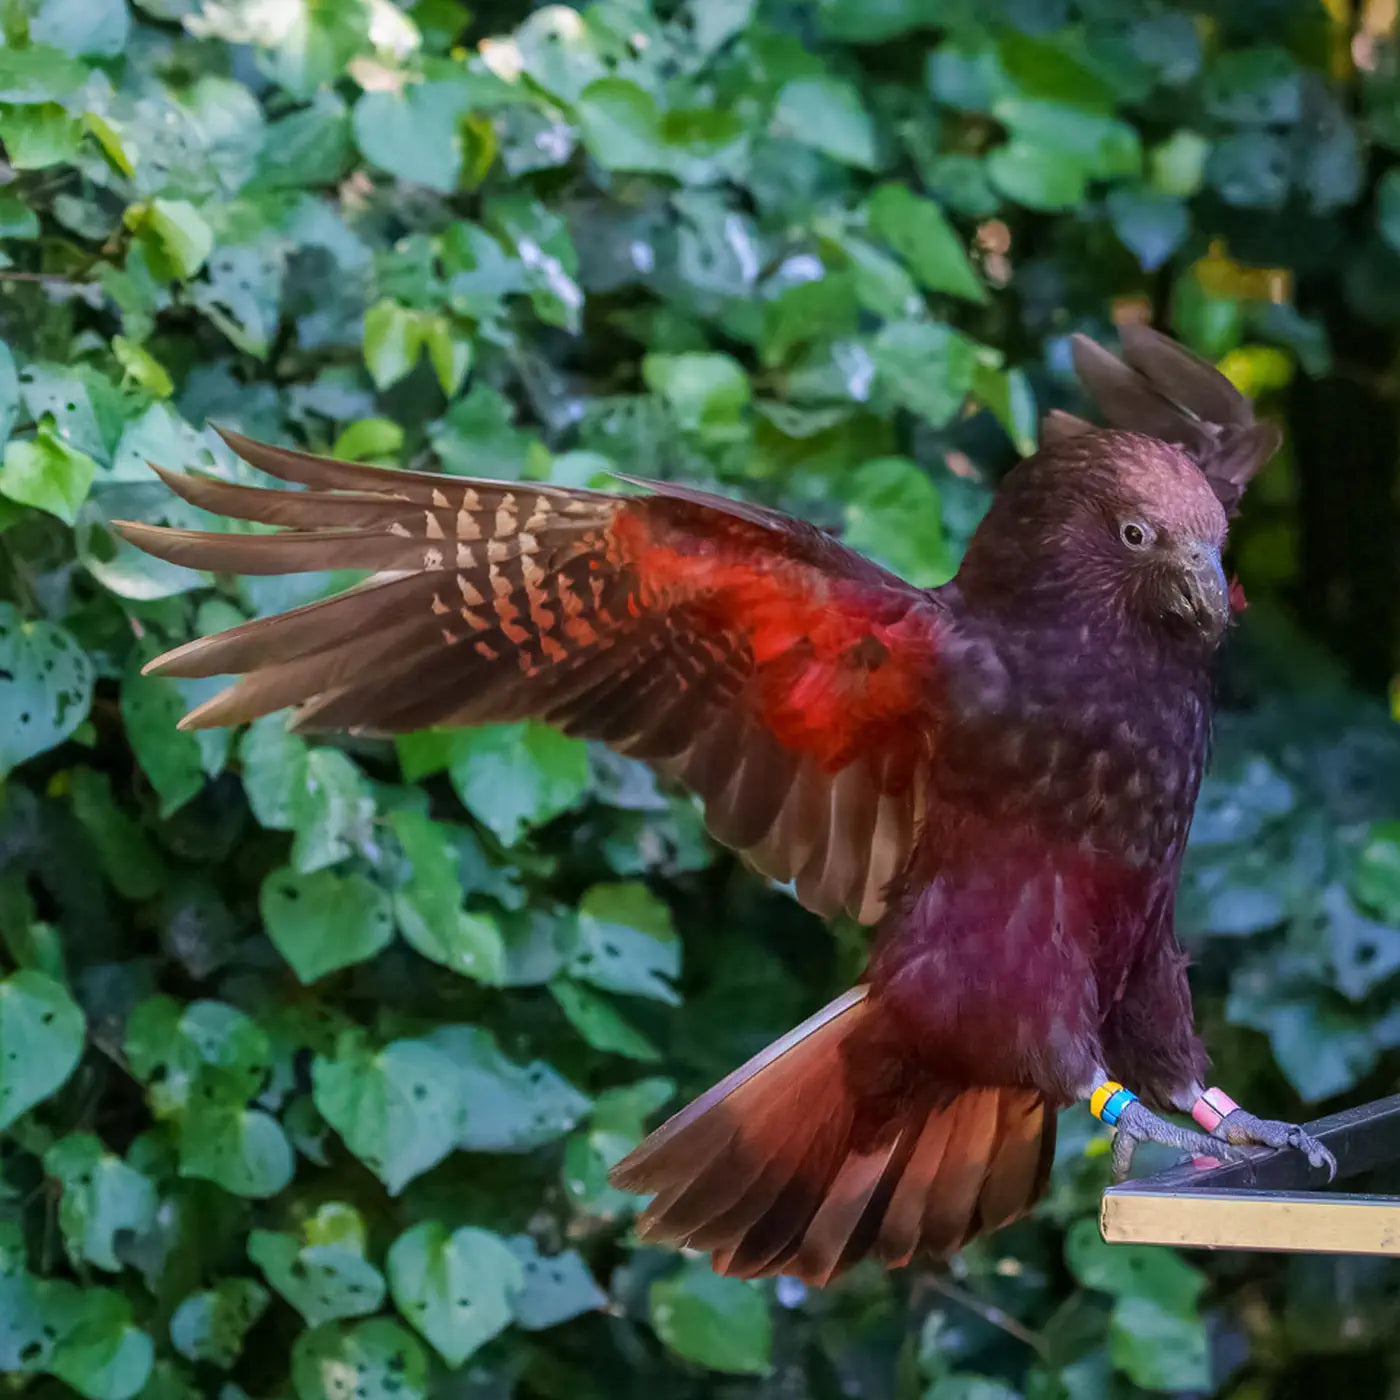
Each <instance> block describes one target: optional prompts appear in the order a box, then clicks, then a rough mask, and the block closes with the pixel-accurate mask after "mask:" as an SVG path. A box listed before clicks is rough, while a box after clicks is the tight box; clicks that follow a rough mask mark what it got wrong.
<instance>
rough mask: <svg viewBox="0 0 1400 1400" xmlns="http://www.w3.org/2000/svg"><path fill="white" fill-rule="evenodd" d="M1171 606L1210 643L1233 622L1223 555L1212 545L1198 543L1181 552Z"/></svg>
mask: <svg viewBox="0 0 1400 1400" xmlns="http://www.w3.org/2000/svg"><path fill="white" fill-rule="evenodd" d="M1169 606H1170V607H1171V610H1172V611H1173V612H1175V613H1178V614H1179V615H1180V616H1182V617H1184V618H1185V619H1186V620H1187V621H1188V622H1190V623H1192V624H1194V625H1195V626H1196V627H1198V628H1199V629H1200V630H1201V631H1202V632H1203V633H1205V635H1206V636H1207V637H1210V638H1211V639H1215V638H1217V637H1219V636H1220V635H1221V634H1222V633H1223V632H1224V631H1225V628H1226V627H1227V626H1228V625H1229V622H1230V585H1229V583H1228V582H1227V581H1226V579H1225V566H1224V565H1223V564H1222V563H1221V562H1220V551H1219V550H1218V549H1217V548H1216V547H1215V546H1214V545H1213V544H1202V543H1199V542H1197V543H1192V544H1188V545H1186V546H1184V547H1183V548H1182V550H1181V554H1180V566H1179V569H1178V571H1177V576H1176V588H1175V590H1174V598H1173V600H1172V602H1171V604H1170V605H1169Z"/></svg>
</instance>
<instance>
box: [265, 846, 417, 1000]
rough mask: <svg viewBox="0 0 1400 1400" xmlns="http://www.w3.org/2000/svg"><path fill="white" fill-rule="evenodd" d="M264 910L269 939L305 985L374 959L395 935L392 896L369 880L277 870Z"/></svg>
mask: <svg viewBox="0 0 1400 1400" xmlns="http://www.w3.org/2000/svg"><path fill="white" fill-rule="evenodd" d="M259 907H260V909H261V911H262V918H263V924H264V925H265V927H266V928H267V936H268V937H269V938H270V939H271V940H272V942H273V944H274V946H275V947H276V948H277V951H278V952H279V953H281V954H282V956H283V957H284V958H286V960H287V961H288V962H289V963H290V964H291V966H292V971H293V972H295V973H296V975H297V977H298V979H299V980H301V981H302V982H305V983H310V982H315V981H316V980H317V979H318V978H320V977H324V976H326V975H327V974H328V973H331V972H335V971H337V970H338V969H339V968H342V967H351V966H353V965H354V964H355V963H359V962H364V961H365V959H366V958H372V957H373V956H374V955H375V954H376V953H377V952H379V951H380V949H382V948H384V947H385V946H386V945H387V944H388V943H389V940H390V939H391V938H392V937H393V936H394V916H393V907H392V903H391V901H390V898H389V893H388V891H387V890H384V889H381V888H380V887H379V886H378V885H376V884H375V883H374V882H373V881H372V880H370V879H369V878H368V877H366V876H364V875H359V874H355V875H337V874H336V873H335V872H334V871H332V870H318V871H316V872H315V873H314V874H311V875H299V874H298V873H297V872H296V871H295V870H292V869H290V868H287V867H284V868H283V869H281V870H274V871H273V872H272V874H271V875H269V876H268V877H267V879H266V880H264V881H263V886H262V894H261V896H260V899H259Z"/></svg>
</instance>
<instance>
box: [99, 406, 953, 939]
mask: <svg viewBox="0 0 1400 1400" xmlns="http://www.w3.org/2000/svg"><path fill="white" fill-rule="evenodd" d="M225 438H226V440H227V442H228V443H229V446H230V447H232V448H233V450H234V451H235V452H237V453H238V454H239V455H240V456H241V457H243V458H245V459H246V460H247V461H248V462H250V463H252V464H253V465H254V466H256V467H259V468H261V469H262V470H263V471H266V472H268V473H270V474H271V475H273V476H276V477H279V478H281V479H282V480H284V481H289V482H294V483H299V484H300V485H301V486H303V487H305V488H307V489H305V490H299V491H296V490H277V489H263V488H258V487H250V486H242V485H235V484H233V483H230V482H226V481H222V480H217V479H214V478H211V477H207V476H189V475H180V474H176V473H172V472H166V471H161V472H160V475H161V477H162V478H163V479H164V480H165V481H166V482H167V483H168V484H169V485H170V486H171V488H172V489H173V490H175V491H176V492H177V493H178V494H179V495H181V496H182V497H184V499H185V500H187V501H190V502H191V503H193V504H194V505H196V506H200V507H203V508H205V509H207V510H210V511H213V512H215V513H217V514H219V515H223V516H228V517H233V518H235V519H240V520H245V521H254V522H261V523H263V524H270V525H280V526H283V527H286V528H284V529H283V530H281V531H280V532H278V533H259V534H248V533H242V534H233V533H230V534H218V533H202V532H199V531H191V530H178V529H168V528H164V527H158V526H151V525H141V524H130V523H127V524H123V525H121V526H120V527H119V528H120V531H121V533H122V534H123V535H124V536H125V537H126V538H127V539H129V540H130V541H132V542H133V543H134V544H137V545H139V546H140V547H141V548H143V549H145V550H147V551H148V552H149V553H151V554H154V555H157V556H158V557H160V558H162V559H167V560H170V561H171V562H173V563H178V564H185V565H188V566H190V567H191V568H196V569H207V570H212V571H214V572H216V573H241V574H282V573H297V572H303V571H308V570H319V569H332V568H337V569H338V568H344V569H370V570H373V571H374V572H373V574H372V575H371V577H369V578H368V579H367V580H366V581H365V582H363V583H361V584H359V585H358V586H356V587H354V588H351V589H349V590H347V591H346V592H343V593H340V594H338V595H336V596H334V597H332V598H328V599H325V600H323V601H321V602H317V603H312V604H309V605H307V606H305V607H300V608H296V609H293V610H292V611H290V612H286V613H283V614H281V615H279V616H275V617H269V618H264V619H260V620H258V621H254V622H249V623H245V624H244V625H242V626H239V627H235V628H232V629H231V630H229V631H226V632H222V633H219V634H218V635H216V636H211V637H205V638H201V639H200V640H198V641H193V642H190V643H188V644H187V645H185V646H182V647H178V648H176V649H175V650H174V651H171V652H168V653H166V655H164V656H162V657H159V658H158V659H157V660H155V661H154V662H152V663H151V665H150V666H149V667H148V668H147V669H149V670H155V671H158V672H161V673H164V674H166V675H172V676H213V675H225V674H237V675H239V676H240V679H239V680H238V681H237V682H236V683H234V684H233V685H231V686H230V687H229V688H228V689H226V690H224V691H222V692H220V693H219V694H218V695H216V696H215V697H214V698H213V699H211V700H209V701H207V702H206V703H205V704H203V705H201V706H199V708H198V709H196V710H194V711H192V712H191V713H190V714H189V715H187V716H186V717H185V719H184V720H183V721H182V724H183V726H184V727H187V728H203V727H209V726H213V725H225V724H237V723H241V722H243V721H245V720H250V719H253V718H254V717H256V716H258V715H262V714H266V713H268V712H269V711H272V710H277V709H281V708H282V707H284V706H296V707H298V709H297V715H296V723H297V725H298V726H299V727H303V728H312V727H314V728H323V729H324V728H348V729H355V730H361V731H369V732H378V733H394V732H402V731H407V730H413V729H419V728H423V727H425V726H429V725H464V724H474V723H480V722H485V721H505V720H516V719H524V718H537V719H542V720H546V721H548V722H550V723H552V724H555V725H558V726H559V727H560V728H562V729H564V730H565V731H567V732H569V733H572V734H577V735H580V736H584V737H588V738H593V739H600V740H604V741H606V742H607V743H609V744H612V745H614V746H615V747H616V748H618V749H620V750H622V751H623V752H625V753H629V754H632V755H635V756H636V757H638V758H642V759H646V760H649V761H651V762H653V763H655V764H657V765H658V766H659V767H660V768H662V769H663V770H664V771H666V772H667V773H669V774H672V775H675V776H677V777H679V778H680V779H681V780H682V781H684V782H685V783H687V784H688V785H689V786H690V787H691V788H692V789H694V790H695V791H696V792H697V793H699V794H700V796H701V797H702V798H703V799H704V800H705V806H706V820H707V822H708V823H709V825H710V827H711V829H712V830H713V832H714V833H715V835H716V836H718V837H719V839H720V840H721V841H724V842H725V843H726V844H727V845H730V846H732V847H734V848H735V849H736V850H738V851H739V852H741V853H742V854H743V855H744V856H745V858H746V859H747V860H748V861H749V862H750V863H751V864H753V865H754V866H756V867H757V868H758V869H759V870H761V871H762V872H764V873H765V874H767V875H770V876H772V877H774V878H775V879H779V880H793V881H795V884H796V891H797V894H798V897H799V898H800V899H801V900H802V902H803V903H804V904H806V905H807V906H808V907H810V908H812V909H814V910H816V911H817V912H818V913H821V914H824V915H828V916H829V915H831V914H833V913H835V912H836V911H838V910H840V909H843V908H844V909H846V910H848V911H849V912H851V913H852V914H853V915H855V916H856V917H857V918H859V919H861V920H863V921H865V922H871V921H873V920H875V919H876V918H878V917H879V914H880V912H881V910H882V908H883V896H884V891H885V887H886V886H887V884H888V883H889V881H890V879H891V877H892V876H893V875H894V874H896V873H897V872H898V871H899V870H900V869H901V868H902V866H903V864H904V861H905V859H906V858H907V855H908V852H909V848H910V845H911V843H912V841H913V839H914V834H915V831H916V830H917V827H918V825H919V822H920V820H921V817H922V812H923V804H924V799H925V783H926V777H927V770H928V764H927V761H926V760H927V756H928V754H929V753H930V752H931V751H932V747H933V744H934V740H935V734H934V731H935V728H936V714H935V704H936V699H937V693H938V691H939V689H940V686H939V660H938V653H939V650H940V645H941V642H942V640H943V638H944V636H945V633H946V632H947V630H948V621H947V617H946V609H945V605H944V604H943V603H942V602H941V601H940V600H939V599H938V598H937V596H936V595H933V594H930V593H928V592H925V591H923V590H921V589H916V588H913V587H911V586H909V585H907V584H905V583H904V582H902V581H901V580H900V579H898V578H897V577H895V576H894V575H892V574H889V573H887V572H886V571H885V570H883V569H881V568H879V567H877V566H876V565H874V564H872V563H871V562H870V561H868V560H866V559H864V558H862V557H861V556H859V555H857V554H855V553H853V552H852V551H850V550H848V549H846V548H844V547H843V546H842V545H840V544H839V543H837V542H836V541H835V540H834V539H832V538H831V537H830V536H828V535H826V534H824V533H822V532H821V531H819V530H816V529H814V528H813V527H811V526H808V525H804V524H801V523H799V522H797V521H794V520H791V519H789V518H788V517H786V516H782V515H779V514H777V513H776V512H771V511H765V510H763V509H761V508H757V507H753V506H747V505H742V504H739V503H736V502H730V501H726V500H724V499H722V498H720V497H716V496H709V495H706V494H705V493H702V492H697V491H694V490H691V489H688V488H683V487H676V486H671V485H668V484H659V483H658V484H654V485H653V487H652V489H653V490H654V491H655V492H656V493H657V494H653V495H650V496H627V495H618V494H609V493H603V492H592V491H581V490H566V489H562V488H559V487H551V486H536V485H531V484H528V483H502V482H495V481H476V480H465V479H463V478H459V477H448V476H438V475H434V474H431V473H425V472H409V471H394V470H389V469H386V468H380V467H371V466H363V465H357V464H353V463H348V462H336V461H330V460H327V459H324V458H319V457H315V456H312V455H310V454H308V453H303V452H293V451H289V450H286V449H282V448H275V447H266V446H263V445H261V444H258V443H255V442H252V441H250V440H248V439H247V438H243V437H240V436H237V435H235V434H232V433H228V434H225Z"/></svg>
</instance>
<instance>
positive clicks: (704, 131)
mask: <svg viewBox="0 0 1400 1400" xmlns="http://www.w3.org/2000/svg"><path fill="white" fill-rule="evenodd" d="M575 105H576V111H577V113H578V119H579V123H580V125H581V127H582V128H583V139H584V142H585V144H586V145H587V147H588V151H589V154H590V155H591V156H592V157H593V158H594V160H596V161H597V162H598V164H599V165H601V166H602V167H603V168H604V169H606V170H627V171H642V172H652V173H655V174H664V175H672V176H674V177H675V178H676V179H678V180H680V181H682V182H683V183H685V184H693V185H698V184H706V183H711V182H713V181H715V180H717V179H721V178H723V177H725V176H732V175H734V174H735V173H736V172H737V170H738V168H739V163H740V162H741V160H742V158H743V153H744V147H745V144H746V136H745V130H744V124H743V122H742V121H741V120H740V119H739V118H738V116H737V115H736V114H734V113H733V112H724V111H717V110H714V109H712V108H702V109H695V110H690V111H685V110H676V111H668V112H664V113H663V112H662V111H661V110H660V108H658V107H657V105H656V101H655V99H654V98H653V97H652V95H651V94H650V93H649V92H647V91H645V90H644V89H643V88H640V87H638V86H637V84H636V83H633V82H629V81H627V80H626V79H625V78H600V79H599V80H598V81H597V82H594V83H590V84H589V85H588V87H586V88H585V89H584V90H583V92H582V93H581V94H580V95H579V98H578V101H577V103H576V104H575Z"/></svg>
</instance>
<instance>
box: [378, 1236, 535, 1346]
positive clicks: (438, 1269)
mask: <svg viewBox="0 0 1400 1400" xmlns="http://www.w3.org/2000/svg"><path fill="white" fill-rule="evenodd" d="M388 1269H389V1289H390V1291H391V1292H392V1293H393V1295H394V1303H395V1305H396V1306H397V1307H398V1310H399V1311H400V1312H401V1313H402V1314H403V1315H404V1317H406V1318H407V1319H408V1321H409V1322H410V1323H412V1324H413V1326H414V1327H415V1328H417V1329H418V1331H419V1332H421V1333H422V1334H423V1336H424V1337H425V1338H427V1340H428V1341H429V1342H430V1343H431V1344H432V1345H433V1347H434V1349H435V1350H436V1351H437V1353H438V1355H439V1356H441V1357H442V1359H443V1360H444V1361H445V1362H447V1364H448V1365H449V1366H452V1367H454V1368H455V1367H458V1366H460V1365H461V1364H462V1363H463V1362H464V1361H465V1360H466V1359H467V1358H468V1357H469V1356H471V1355H472V1353H473V1352H475V1351H477V1350H478V1349H479V1348H480V1347H481V1346H483V1345H484V1344H485V1343H486V1342H489V1341H490V1340H491V1338H492V1337H494V1336H496V1334H497V1333H499V1332H501V1331H503V1330H504V1329H505V1328H506V1327H507V1326H508V1325H509V1323H510V1320H511V1296H512V1295H513V1294H514V1293H516V1292H517V1291H519V1289H520V1288H521V1287H522V1285H523V1284H524V1281H525V1276H524V1271H523V1270H522V1269H521V1267H520V1263H519V1261H518V1260H517V1259H516V1257H515V1255H514V1254H512V1253H511V1252H510V1250H509V1249H507V1248H506V1246H505V1244H504V1242H503V1241H502V1240H501V1239H500V1237H499V1236H497V1235H493V1234H491V1233H490V1232H489V1231H487V1230H476V1229H471V1228H469V1227H468V1228H463V1229H460V1230H454V1231H452V1233H451V1234H449V1233H448V1231H447V1227H446V1226H445V1225H443V1224H442V1223H441V1222H440V1221H436V1220H425V1221H423V1222H422V1223H421V1224H419V1225H415V1226H413V1227H412V1228H411V1229H408V1230H405V1231H404V1232H403V1234H401V1235H400V1236H399V1237H398V1239H396V1240H395V1241H394V1243H393V1244H392V1245H391V1246H390V1248H389V1256H388Z"/></svg>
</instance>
